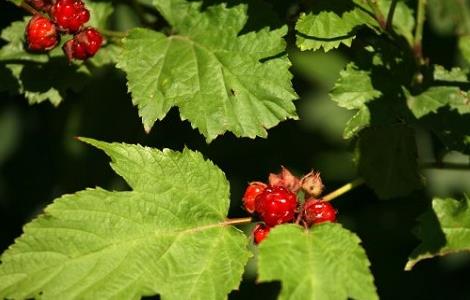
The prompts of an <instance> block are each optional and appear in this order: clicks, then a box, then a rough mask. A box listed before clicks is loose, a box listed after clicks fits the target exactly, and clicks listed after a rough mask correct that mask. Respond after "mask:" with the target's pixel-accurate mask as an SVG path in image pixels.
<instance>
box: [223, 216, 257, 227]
mask: <svg viewBox="0 0 470 300" xmlns="http://www.w3.org/2000/svg"><path fill="white" fill-rule="evenodd" d="M251 221H252V219H251V217H247V218H235V219H227V220H225V221H224V222H223V223H221V224H222V225H236V224H248V223H251Z"/></svg>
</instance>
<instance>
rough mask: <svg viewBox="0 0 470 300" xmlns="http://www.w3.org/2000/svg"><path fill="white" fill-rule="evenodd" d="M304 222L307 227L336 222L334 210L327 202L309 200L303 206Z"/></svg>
mask: <svg viewBox="0 0 470 300" xmlns="http://www.w3.org/2000/svg"><path fill="white" fill-rule="evenodd" d="M304 216H305V221H307V223H308V224H309V225H312V224H319V223H323V222H334V221H336V209H334V207H333V205H331V204H330V203H329V202H326V201H322V200H318V199H310V200H307V201H306V202H305V205H304Z"/></svg>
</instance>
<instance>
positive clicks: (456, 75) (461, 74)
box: [433, 65, 468, 82]
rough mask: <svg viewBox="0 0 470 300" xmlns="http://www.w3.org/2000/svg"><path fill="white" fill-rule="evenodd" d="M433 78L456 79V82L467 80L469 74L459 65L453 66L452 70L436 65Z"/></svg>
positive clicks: (441, 79)
mask: <svg viewBox="0 0 470 300" xmlns="http://www.w3.org/2000/svg"><path fill="white" fill-rule="evenodd" d="M433 78H434V80H437V81H455V82H467V81H468V79H467V74H466V73H465V71H464V70H462V69H461V68H459V67H453V68H452V69H450V70H446V69H445V68H444V67H443V66H440V65H434V72H433Z"/></svg>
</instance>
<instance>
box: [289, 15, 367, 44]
mask: <svg viewBox="0 0 470 300" xmlns="http://www.w3.org/2000/svg"><path fill="white" fill-rule="evenodd" d="M361 25H369V26H371V27H372V26H373V25H376V22H375V20H374V19H373V18H372V17H371V16H370V15H369V14H367V13H366V12H364V11H363V9H360V8H358V7H354V8H353V9H351V10H348V11H345V12H342V13H340V14H338V13H336V12H333V11H321V12H319V13H308V14H305V13H302V14H301V15H300V17H299V19H298V20H297V23H296V25H295V29H296V31H297V46H298V47H299V48H300V50H302V51H303V50H318V49H320V48H323V50H324V51H325V52H327V51H330V50H331V49H334V48H338V47H339V46H340V45H341V44H344V45H346V46H348V47H349V46H351V43H352V40H353V39H354V38H355V37H356V36H355V33H354V29H355V28H356V27H358V26H361Z"/></svg>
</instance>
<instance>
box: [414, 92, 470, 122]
mask: <svg viewBox="0 0 470 300" xmlns="http://www.w3.org/2000/svg"><path fill="white" fill-rule="evenodd" d="M405 94H406V96H407V103H408V107H409V108H410V110H411V111H412V112H413V114H414V115H415V117H417V118H421V117H423V116H425V115H427V114H430V113H436V112H437V110H438V109H439V108H441V107H443V106H445V105H449V107H450V108H452V109H455V110H457V111H458V112H459V113H460V114H465V113H470V98H469V95H468V93H467V92H464V91H461V90H460V89H459V88H458V87H451V86H439V87H430V88H429V89H427V90H426V91H424V92H423V93H421V94H419V95H417V96H412V95H411V94H410V93H405Z"/></svg>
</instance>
